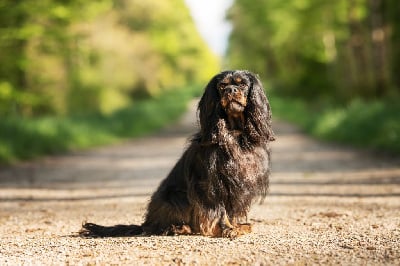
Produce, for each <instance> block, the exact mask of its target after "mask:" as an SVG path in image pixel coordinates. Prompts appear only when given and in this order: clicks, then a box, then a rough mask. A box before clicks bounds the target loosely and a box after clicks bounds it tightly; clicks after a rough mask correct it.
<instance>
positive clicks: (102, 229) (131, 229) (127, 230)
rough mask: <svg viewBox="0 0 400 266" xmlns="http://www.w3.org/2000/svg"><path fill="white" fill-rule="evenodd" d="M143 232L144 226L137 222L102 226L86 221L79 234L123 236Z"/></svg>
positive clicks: (87, 235)
mask: <svg viewBox="0 0 400 266" xmlns="http://www.w3.org/2000/svg"><path fill="white" fill-rule="evenodd" d="M143 233H144V231H143V228H142V226H141V225H136V224H130V225H123V224H118V225H113V226H102V225H97V224H93V223H84V224H82V229H81V230H80V231H79V235H80V236H83V237H123V236H137V235H141V234H143Z"/></svg>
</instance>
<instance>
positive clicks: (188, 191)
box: [80, 70, 274, 238]
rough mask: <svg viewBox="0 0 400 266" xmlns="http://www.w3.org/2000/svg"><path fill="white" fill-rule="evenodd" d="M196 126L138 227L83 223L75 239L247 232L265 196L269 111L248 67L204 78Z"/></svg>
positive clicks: (270, 138)
mask: <svg viewBox="0 0 400 266" xmlns="http://www.w3.org/2000/svg"><path fill="white" fill-rule="evenodd" d="M198 114H199V122H200V130H199V132H198V133H196V134H195V135H194V136H193V138H192V139H191V141H190V145H189V146H188V148H187V149H186V151H185V152H184V153H183V155H182V157H181V158H180V159H179V161H178V162H177V163H176V165H175V166H174V168H173V169H172V170H171V172H170V173H169V175H168V176H167V177H166V178H165V179H164V180H163V181H162V183H161V184H160V186H159V187H158V189H157V190H156V191H155V192H154V194H153V195H152V197H151V200H150V202H149V204H148V207H147V213H146V215H145V221H144V223H143V224H142V225H115V226H109V227H106V226H100V225H96V224H93V223H85V224H84V225H83V228H82V230H81V231H80V234H81V235H82V236H89V237H90V236H99V237H107V236H130V235H139V234H143V235H152V234H155V235H176V234H201V235H205V236H213V237H230V238H234V237H236V236H239V235H242V234H245V233H248V232H250V231H251V226H250V224H247V223H242V222H243V221H245V220H246V219H247V213H248V211H249V209H250V206H251V203H252V202H253V201H254V200H255V199H257V198H259V197H261V198H264V197H265V196H266V193H267V190H268V180H269V174H270V147H269V142H270V141H272V140H274V134H273V131H272V129H271V111H270V105H269V102H268V100H267V97H266V95H265V93H264V89H263V87H262V85H261V82H260V80H259V79H258V78H257V76H256V75H254V74H252V73H251V72H249V71H243V70H236V71H224V72H222V73H220V74H218V75H216V76H215V77H213V78H212V79H211V81H210V82H209V84H208V85H207V87H206V88H205V91H204V94H203V96H202V98H201V100H200V102H199V105H198Z"/></svg>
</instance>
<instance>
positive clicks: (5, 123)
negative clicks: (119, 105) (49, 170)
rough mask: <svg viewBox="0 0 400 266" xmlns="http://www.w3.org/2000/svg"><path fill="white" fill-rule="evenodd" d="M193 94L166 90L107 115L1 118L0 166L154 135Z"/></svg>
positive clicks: (179, 110) (175, 117)
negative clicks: (166, 91) (154, 96)
mask: <svg viewBox="0 0 400 266" xmlns="http://www.w3.org/2000/svg"><path fill="white" fill-rule="evenodd" d="M196 92H198V90H197V88H196V87H193V88H190V89H185V90H182V89H181V90H174V91H168V93H164V94H163V95H160V96H159V97H157V98H153V99H147V100H143V101H138V102H136V103H134V104H133V105H132V106H130V107H128V108H124V109H121V110H118V111H116V112H114V113H112V114H109V115H104V114H90V115H80V116H64V117H57V116H48V117H40V118H22V117H8V118H2V119H1V120H0V164H3V165H4V164H10V163H14V162H16V161H19V160H26V159H31V158H35V157H37V156H40V155H45V154H59V153H63V152H67V151H72V150H79V149H84V148H89V147H94V146H99V145H105V144H111V143H116V142H118V141H121V140H123V139H127V138H132V137H137V136H142V135H145V134H148V133H150V132H154V131H156V130H159V129H160V128H162V127H163V126H165V125H167V124H169V123H171V122H173V121H175V120H176V119H177V118H178V117H179V116H180V115H181V114H182V113H184V111H185V109H186V106H187V103H188V101H189V100H190V99H192V98H193V96H194V95H195V94H196Z"/></svg>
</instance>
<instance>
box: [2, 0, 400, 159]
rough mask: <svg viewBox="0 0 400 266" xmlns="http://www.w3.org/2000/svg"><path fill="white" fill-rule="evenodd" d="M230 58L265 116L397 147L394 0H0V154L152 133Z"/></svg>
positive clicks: (22, 154) (399, 21) (399, 26)
mask: <svg viewBox="0 0 400 266" xmlns="http://www.w3.org/2000/svg"><path fill="white" fill-rule="evenodd" d="M235 68H238V69H249V70H251V71H253V72H256V73H258V74H259V75H260V77H261V79H262V80H263V82H264V84H265V88H266V92H267V94H268V95H269V98H270V100H271V103H272V108H273V113H274V117H275V118H279V119H285V120H288V121H291V122H293V123H296V124H298V125H299V126H300V127H301V128H302V129H303V130H304V131H306V132H308V133H310V134H312V135H314V136H316V137H319V138H322V139H326V140H330V141H334V142H340V143H347V144H350V145H354V146H360V147H363V148H368V149H373V150H379V151H384V152H388V153H390V154H400V105H399V104H398V100H399V99H400V4H399V2H398V1H397V0H337V1H326V0H290V1H281V0H253V1H248V0H247V1H245V0H218V1H195V0H187V1H184V0H169V1H158V0H146V1H143V0H141V1H139V0H98V1H88V0H41V1H37V0H0V164H8V163H13V162H16V161H19V160H24V159H29V158H33V157H36V156H39V155H44V154H57V153H62V152H65V151H70V150H75V149H82V148H87V147H92V146H97V145H104V144H109V143H114V142H117V141H120V140H121V139H126V138H131V137H134V136H140V135H143V134H148V133H149V132H153V131H155V130H157V129H159V128H161V127H163V126H165V125H166V124H169V123H170V122H171V121H174V120H176V119H177V118H178V117H179V116H180V115H181V114H182V113H183V112H184V111H185V108H186V105H187V102H188V101H189V100H190V99H192V98H193V97H195V96H199V95H201V93H202V88H203V87H204V86H205V85H206V83H207V82H208V80H209V79H210V78H211V77H212V76H213V75H215V74H216V73H217V72H219V71H220V70H223V69H235Z"/></svg>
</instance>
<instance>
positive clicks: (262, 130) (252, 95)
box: [246, 71, 275, 141]
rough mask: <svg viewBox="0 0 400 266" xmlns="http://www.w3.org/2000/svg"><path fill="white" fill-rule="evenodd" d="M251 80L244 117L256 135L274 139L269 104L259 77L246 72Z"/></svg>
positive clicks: (270, 139)
mask: <svg viewBox="0 0 400 266" xmlns="http://www.w3.org/2000/svg"><path fill="white" fill-rule="evenodd" d="M246 74H247V76H248V77H249V79H250V81H251V88H250V92H249V96H248V104H247V107H246V117H247V119H248V122H249V123H250V124H251V127H252V128H254V130H255V131H256V132H253V133H256V135H258V136H259V137H261V138H264V139H267V140H269V141H273V140H275V136H274V132H273V131H272V125H271V115H272V113H271V106H270V104H269V101H268V99H267V96H266V95H265V91H264V87H263V86H262V83H261V81H260V79H259V77H258V76H257V75H255V74H253V73H251V72H248V71H247V72H246Z"/></svg>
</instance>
